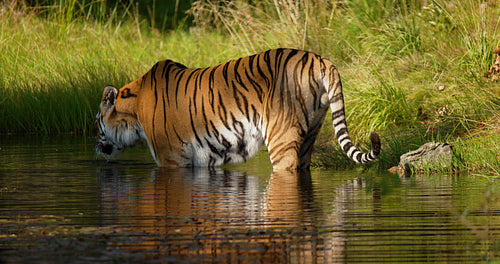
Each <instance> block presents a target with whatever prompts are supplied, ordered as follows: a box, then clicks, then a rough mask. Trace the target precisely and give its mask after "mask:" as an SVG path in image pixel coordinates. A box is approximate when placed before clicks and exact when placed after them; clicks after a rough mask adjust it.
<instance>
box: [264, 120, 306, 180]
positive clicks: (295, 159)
mask: <svg viewBox="0 0 500 264" xmlns="http://www.w3.org/2000/svg"><path fill="white" fill-rule="evenodd" d="M266 143H267V149H268V150H269V158H270V159H271V163H272V165H273V171H285V170H288V171H295V170H298V169H300V160H299V152H300V146H301V145H302V136H301V133H300V131H299V130H298V129H296V128H294V127H292V128H289V129H286V130H283V132H282V133H276V134H274V135H273V136H270V137H269V138H268V139H267V142H266Z"/></svg>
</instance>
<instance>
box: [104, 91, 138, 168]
mask: <svg viewBox="0 0 500 264" xmlns="http://www.w3.org/2000/svg"><path fill="white" fill-rule="evenodd" d="M99 108H100V109H99V113H97V116H96V123H97V130H98V139H97V147H96V150H97V152H98V153H100V154H103V155H104V156H106V157H107V158H110V159H112V158H116V157H117V156H119V155H120V154H121V153H122V152H123V150H125V148H127V147H132V146H135V145H138V144H140V143H142V138H144V132H143V130H142V126H141V124H140V122H139V120H138V119H137V114H136V113H135V111H134V110H135V98H133V96H130V89H128V88H125V87H124V88H122V89H120V91H118V89H116V88H115V87H113V86H106V88H104V92H103V95H102V100H101V104H100V107H99Z"/></svg>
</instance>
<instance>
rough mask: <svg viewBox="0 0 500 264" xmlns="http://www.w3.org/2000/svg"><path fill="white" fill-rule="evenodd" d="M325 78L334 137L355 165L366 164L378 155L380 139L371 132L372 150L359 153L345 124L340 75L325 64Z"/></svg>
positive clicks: (332, 66)
mask: <svg viewBox="0 0 500 264" xmlns="http://www.w3.org/2000/svg"><path fill="white" fill-rule="evenodd" d="M325 70H326V71H325V76H323V77H324V78H326V80H327V84H328V85H326V89H327V92H328V100H329V103H330V109H331V112H332V122H333V128H334V130H335V136H336V137H337V140H338V142H339V145H340V147H341V148H342V150H343V151H344V152H345V153H346V155H347V156H348V157H349V158H350V159H352V160H353V161H355V162H357V163H367V162H370V161H372V160H375V158H376V157H377V156H378V154H379V153H380V137H379V135H378V134H377V133H376V132H372V133H371V135H370V140H371V142H372V150H371V151H370V152H369V153H363V152H361V151H359V150H358V149H357V148H356V146H354V144H353V143H352V140H351V138H350V137H349V132H348V131H347V123H346V119H345V112H344V96H343V93H342V83H341V81H340V74H339V72H338V71H337V69H336V68H335V66H334V65H333V64H331V63H327V67H326V69H325Z"/></svg>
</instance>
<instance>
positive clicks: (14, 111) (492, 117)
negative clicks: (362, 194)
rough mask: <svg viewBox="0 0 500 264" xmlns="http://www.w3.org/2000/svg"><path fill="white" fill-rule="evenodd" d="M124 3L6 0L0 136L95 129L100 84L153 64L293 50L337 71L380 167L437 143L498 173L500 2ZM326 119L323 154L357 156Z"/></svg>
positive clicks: (337, 158)
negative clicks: (377, 143) (377, 144)
mask: <svg viewBox="0 0 500 264" xmlns="http://www.w3.org/2000/svg"><path fill="white" fill-rule="evenodd" d="M171 2H172V1H171ZM61 3H62V4H61ZM120 3H121V4H120ZM120 3H118V2H117V3H116V4H109V3H108V4H105V3H104V2H101V1H95V2H88V3H87V2H86V1H77V0H72V1H71V0H69V1H54V4H51V5H47V4H44V5H41V4H38V5H34V6H33V5H32V6H28V5H25V4H21V3H16V2H15V1H13V2H9V3H3V4H2V6H1V9H0V10H1V11H0V25H1V26H0V51H1V52H0V63H1V65H2V67H0V133H26V132H36V133H67V132H76V133H93V131H94V125H93V122H94V121H93V118H94V116H95V113H96V112H97V109H98V104H99V100H100V96H101V91H102V88H103V87H104V86H105V85H106V84H113V85H115V86H121V85H123V84H125V83H127V82H129V81H131V80H134V79H135V78H137V77H139V76H140V75H142V74H143V73H144V72H146V71H147V70H148V69H149V67H151V66H152V65H153V64H154V63H155V62H156V61H158V60H161V59H165V58H170V59H173V60H177V61H179V62H182V63H183V64H185V65H187V66H191V67H201V66H208V65H214V64H217V63H220V62H224V61H226V60H228V59H232V58H236V57H241V56H245V55H249V54H252V53H255V52H259V51H263V50H266V49H269V48H276V47H293V48H300V49H305V50H310V51H313V52H316V53H318V54H321V55H323V56H324V57H327V58H329V59H330V60H332V61H333V62H334V63H335V64H336V65H337V66H338V67H339V69H340V72H341V74H342V78H343V84H344V91H345V94H346V95H345V98H346V108H347V109H346V112H347V113H348V125H349V128H350V132H351V133H352V137H353V138H354V139H361V140H365V139H368V135H369V133H370V132H371V131H374V130H375V131H378V132H379V133H380V134H381V135H382V139H383V146H382V154H381V155H382V156H381V157H380V164H381V165H382V167H383V168H386V167H388V166H390V165H394V164H396V163H397V159H398V157H399V155H400V154H402V153H404V152H406V151H408V150H411V149H416V148H417V147H418V146H419V145H420V144H421V143H423V142H426V141H430V140H436V141H447V142H449V143H451V144H452V145H454V146H455V152H456V154H457V155H456V160H455V165H456V169H458V170H473V171H475V172H478V173H484V174H487V175H497V176H500V174H499V172H500V164H499V162H498V160H500V154H499V153H500V145H499V143H498V142H499V137H498V135H499V134H500V88H499V84H498V83H493V82H490V81H489V80H488V79H487V78H485V77H484V73H485V72H486V71H487V70H488V68H489V67H490V65H491V64H492V62H493V60H494V57H493V55H494V54H493V53H492V51H493V50H495V49H496V48H497V46H498V45H499V44H500V6H499V4H495V2H494V1H490V2H484V3H483V2H482V1H473V0H465V1H444V0H427V1H405V0H399V1H396V0H376V1H372V0H350V1H326V0H325V1H323V0H320V1H310V0H299V1H285V0H275V1H271V0H259V1H250V0H240V1H227V2H226V1H208V0H200V1H193V5H192V8H191V9H190V11H189V15H190V16H191V17H192V19H194V23H193V25H195V26H194V27H190V28H188V26H187V25H188V24H190V22H189V23H188V21H187V19H184V17H179V18H178V23H177V22H175V21H173V22H172V20H168V21H167V20H166V19H167V18H164V17H163V16H161V15H160V14H159V13H161V12H164V11H162V10H167V9H169V8H170V9H172V8H175V6H176V5H173V4H170V5H166V7H165V6H163V7H161V8H160V7H158V8H156V7H155V8H150V9H148V8H146V9H144V7H143V6H139V5H138V4H137V3H135V2H133V1H125V4H123V3H122V2H120ZM153 3H154V5H153V6H158V5H157V4H156V3H155V2H154V1H153ZM183 8H184V7H183ZM141 10H142V11H141ZM143 10H148V11H147V12H144V11H143ZM144 14H147V15H149V16H147V15H146V16H145V15H144ZM175 14H178V13H175ZM168 19H170V18H168ZM161 21H167V22H161ZM160 22H161V23H160ZM171 25H184V26H182V27H179V28H178V29H174V30H172V31H167V29H168V28H169V27H171ZM330 124H331V122H330V120H327V121H325V125H324V126H323V130H322V131H321V134H320V135H319V140H318V142H317V146H318V151H319V153H318V154H317V155H315V163H316V164H317V165H320V166H323V165H326V166H331V165H332V164H336V165H335V166H351V165H352V163H350V162H349V161H348V160H346V158H345V156H344V155H342V154H341V152H340V151H339V150H338V147H337V144H336V143H335V142H334V141H333V140H334V139H333V138H332V129H331V125H330ZM357 143H358V144H359V145H366V143H367V142H365V141H362V142H357ZM341 164H343V165H341Z"/></svg>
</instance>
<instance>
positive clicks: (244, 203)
mask: <svg viewBox="0 0 500 264" xmlns="http://www.w3.org/2000/svg"><path fill="white" fill-rule="evenodd" d="M124 170H125V171H124ZM98 174H99V175H100V177H99V178H100V182H101V188H102V199H101V201H102V203H103V205H102V208H103V212H108V213H109V215H106V216H103V217H104V218H105V219H110V221H112V222H113V223H115V224H116V221H117V220H116V219H118V221H119V224H120V225H123V226H130V230H129V231H130V232H134V231H138V232H146V233H147V234H149V235H150V236H152V237H153V239H151V241H149V242H144V243H140V244H135V245H126V248H136V249H141V250H146V249H149V250H150V249H152V248H154V249H155V250H156V252H157V253H158V255H163V256H165V255H168V256H170V257H172V258H177V259H178V260H192V261H200V260H204V261H207V260H208V259H219V260H220V259H228V260H234V259H245V258H246V259H259V260H261V261H263V262H264V263H289V262H299V263H304V262H307V263H309V262H313V263H317V262H331V261H335V262H338V261H341V262H342V261H343V259H344V257H345V256H344V255H343V254H344V251H345V240H346V239H345V234H344V233H343V232H342V231H340V230H339V231H335V230H333V231H332V232H330V233H328V234H325V233H324V232H323V233H320V232H318V228H319V226H320V225H322V224H324V223H323V221H325V220H326V221H328V222H334V223H335V225H337V224H342V223H343V221H344V220H343V214H342V212H344V211H345V208H344V207H345V205H346V201H345V200H343V199H344V198H345V197H339V198H340V199H342V200H339V201H330V202H329V203H331V202H333V203H335V204H336V205H338V207H336V208H335V211H334V212H333V213H331V214H328V215H327V216H326V218H327V219H325V216H324V215H322V213H323V212H321V210H320V209H319V208H316V207H317V206H318V205H317V203H318V201H315V198H314V197H315V195H314V194H313V189H312V183H311V175H310V173H309V172H300V173H299V172H280V173H277V172H275V173H273V174H272V175H271V177H270V178H269V181H268V182H267V181H266V180H265V179H266V177H264V179H263V177H258V176H251V175H247V174H246V173H242V172H238V171H227V170H222V169H219V168H214V169H207V168H202V169H183V168H177V169H167V168H157V169H154V170H153V171H152V173H151V176H149V177H147V178H143V179H138V177H137V176H135V175H134V173H130V172H129V171H126V168H123V166H118V165H116V164H113V163H108V164H105V165H104V166H102V168H101V169H100V171H99V172H98ZM120 175H129V176H120ZM336 191H337V190H332V192H336ZM339 193H340V191H339ZM236 245H237V246H236ZM263 249H265V250H263ZM243 262H245V261H243Z"/></svg>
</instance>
